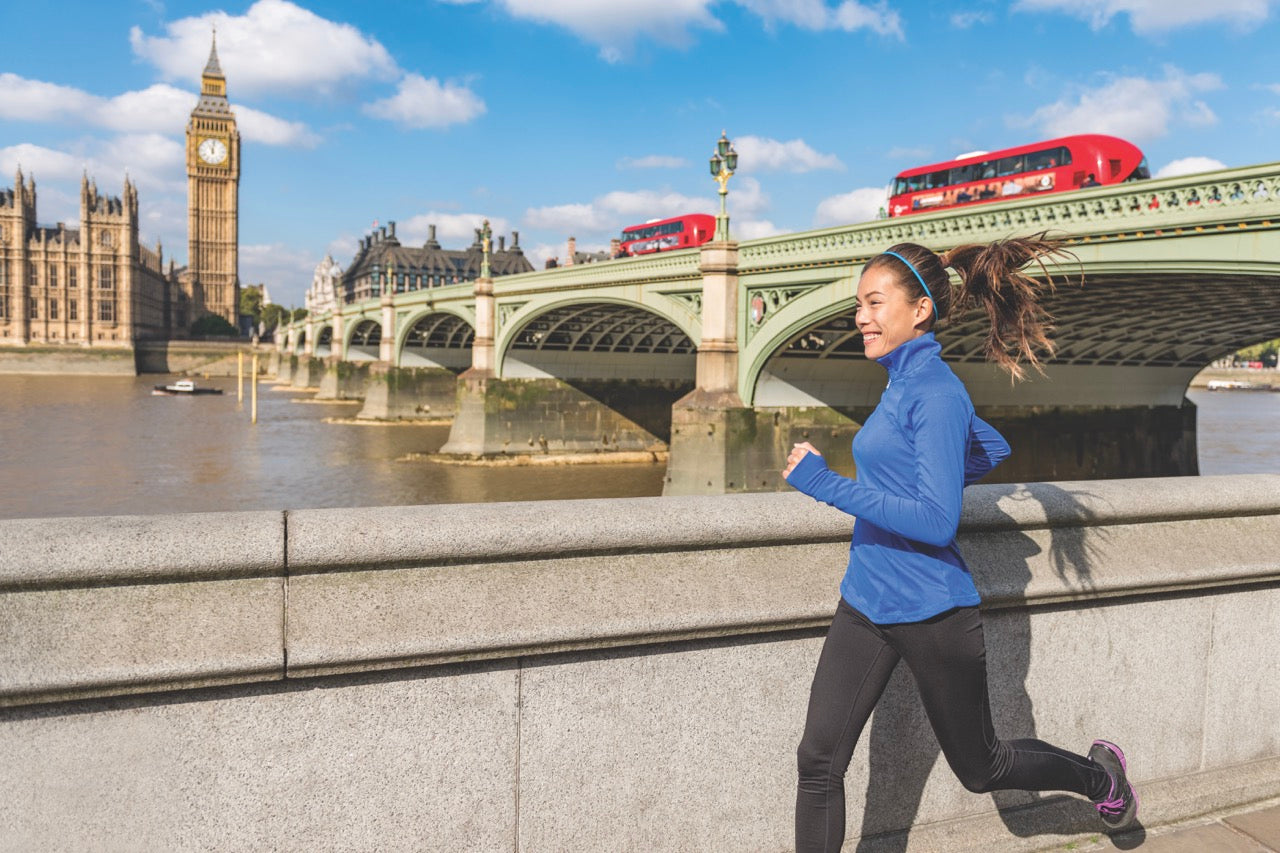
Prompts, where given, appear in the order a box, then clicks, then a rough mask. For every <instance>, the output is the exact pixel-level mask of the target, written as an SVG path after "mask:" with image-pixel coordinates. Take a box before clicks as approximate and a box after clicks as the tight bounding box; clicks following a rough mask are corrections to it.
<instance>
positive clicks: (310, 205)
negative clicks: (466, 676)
mask: <svg viewBox="0 0 1280 853" xmlns="http://www.w3.org/2000/svg"><path fill="white" fill-rule="evenodd" d="M1278 18H1280V0H1216V2H1205V0H1013V2H994V0H910V2H909V0H879V1H878V2H860V0H644V2H642V0H416V2H410V0H385V2H366V3H351V2H346V3H343V2H328V1H327V0H326V2H312V0H299V2H291V0H257V2H231V3H228V4H227V5H224V6H214V5H208V4H207V3H200V2H166V0H118V2H112V3H102V2H73V3H59V2H56V0H55V2H48V3H44V4H35V3H6V4H3V7H2V8H0V32H4V33H6V34H7V36H8V37H7V38H6V40H5V50H4V51H3V52H2V53H0V188H4V187H8V186H11V182H12V180H13V177H12V176H13V175H14V174H15V171H16V169H17V168H18V167H19V166H20V167H21V168H22V170H23V172H24V174H26V175H34V177H35V179H36V182H37V191H38V217H39V221H40V223H41V224H53V223H56V222H59V221H65V222H67V223H68V224H73V223H75V222H76V221H77V220H78V218H79V212H78V211H79V184H80V178H81V175H82V174H84V173H85V172H87V173H88V174H89V176H90V177H91V178H93V179H94V180H95V181H96V183H97V185H98V188H99V190H100V191H103V192H106V193H109V194H111V195H119V194H120V193H121V191H122V184H123V180H124V177H125V175H126V174H128V175H129V177H130V178H131V179H132V180H133V181H134V182H135V183H136V184H137V186H138V190H139V197H140V207H141V220H142V221H141V236H142V240H143V242H144V243H146V244H147V245H154V244H155V242H156V241H157V240H159V241H162V242H163V245H164V249H165V255H166V257H174V258H175V259H176V260H177V261H178V263H179V264H182V263H185V262H186V254H187V235H186V227H187V222H186V192H187V184H186V171H185V163H184V132H185V127H186V121H187V118H188V115H189V114H190V112H191V110H192V108H193V107H194V106H195V103H196V100H197V93H198V91H199V83H200V72H201V70H202V69H203V68H204V66H205V63H206V61H207V59H208V56H209V46H210V38H211V33H212V32H213V29H214V27H216V29H217V39H218V56H219V59H220V62H221V65H222V69H223V72H224V73H225V75H226V80H227V94H228V98H229V100H230V102H231V105H232V109H233V110H234V112H235V113H236V116H237V120H238V125H239V129H240V133H241V145H242V148H241V159H242V169H241V178H240V278H241V282H242V283H243V284H253V283H259V282H265V283H266V284H267V285H268V289H269V292H270V295H271V298H272V299H273V301H275V302H277V303H280V304H283V305H287V306H300V305H302V303H303V294H304V293H305V291H306V289H307V287H308V286H309V285H310V283H311V279H312V275H313V272H314V269H315V267H316V265H317V264H318V263H319V262H320V261H321V259H322V258H323V257H324V256H325V254H326V253H331V254H332V256H333V257H334V258H335V259H336V260H337V261H338V263H339V264H341V265H342V266H344V267H345V266H346V265H347V264H349V263H350V262H351V260H352V258H353V256H354V254H355V251H356V248H357V243H358V241H359V239H360V237H361V236H362V235H364V234H367V233H369V231H370V229H371V228H373V227H374V223H375V222H377V223H378V224H380V225H385V224H386V223H387V222H388V221H391V220H394V221H396V222H397V234H398V236H399V237H400V239H401V241H402V242H405V243H421V242H422V241H423V240H425V238H426V233H427V226H428V224H432V223H434V224H435V225H437V231H438V236H439V239H440V241H441V243H442V244H443V245H444V246H445V247H446V248H463V247H465V246H466V245H467V244H469V243H470V242H471V240H472V235H473V233H474V231H473V229H474V228H476V227H478V226H479V225H480V222H481V221H482V220H483V219H486V218H487V219H489V220H490V221H491V222H492V224H493V228H494V232H495V234H506V235H507V240H508V242H509V241H510V240H511V236H510V233H511V231H513V230H515V231H519V232H520V245H521V247H522V249H523V250H524V251H525V254H526V255H527V256H528V257H529V258H530V260H531V261H532V262H533V263H534V265H535V266H536V267H538V268H541V267H542V266H543V263H544V262H545V260H546V259H547V258H549V257H556V256H563V255H564V253H565V242H566V239H567V238H568V237H569V236H571V235H572V236H574V237H576V238H577V245H578V249H579V250H580V251H581V250H597V249H603V248H606V247H607V246H608V243H609V239H610V238H611V237H615V236H617V235H618V234H619V232H621V231H622V229H623V228H625V227H626V226H628V225H635V224H638V223H641V222H644V221H645V220H648V219H654V218H659V217H665V216H671V215H676V214H681V213H688V212H694V211H705V212H714V210H715V209H716V207H717V205H718V200H717V195H716V184H715V182H714V181H713V180H712V179H711V177H710V174H709V171H708V162H707V161H708V158H709V157H710V155H711V153H712V151H713V149H714V146H715V142H716V140H717V139H718V138H719V136H720V133H721V132H722V131H725V132H727V133H728V135H729V138H730V139H732V140H733V141H734V145H735V148H736V150H737V151H738V152H739V154H740V159H739V168H738V173H737V174H735V175H734V176H733V178H732V179H731V180H730V182H729V191H730V192H729V212H730V216H731V218H732V226H731V227H732V232H733V236H734V237H736V238H738V239H749V238H753V237H763V236H768V235H772V234H780V233H788V232H794V231H803V230H808V229H812V228H820V227H827V226H831V225H842V224H848V223H852V222H860V221H865V220H867V219H870V218H872V217H874V215H875V213H876V210H877V209H878V208H879V206H880V205H881V204H883V200H884V191H885V186H886V185H887V184H888V182H889V181H890V180H891V179H892V177H893V176H894V175H895V174H896V173H897V172H899V171H901V170H903V169H906V168H910V167H912V166H917V165H924V164H927V163H933V162H939V161H942V160H946V159H950V158H952V157H955V156H957V155H959V154H962V153H966V152H970V151H975V150H986V151H990V150H996V149H999V148H1003V147H1008V146H1011V145H1018V144H1023V143H1027V142H1033V141H1036V140H1039V139H1048V138H1052V137H1055V136H1061V135H1065V134H1071V133H1109V134H1113V135H1116V136H1121V137H1123V138H1126V139H1128V140H1130V141H1132V142H1134V143H1135V144H1137V145H1138V146H1139V147H1141V148H1142V150H1143V151H1144V152H1145V153H1146V154H1147V156H1148V159H1149V161H1150V164H1151V169H1152V172H1153V173H1154V174H1157V175H1175V174H1187V173H1193V172H1200V171H1206V170H1210V169H1219V168H1223V167H1237V166H1248V165H1253V164H1257V163H1266V162H1272V161H1276V160H1280V146H1278V145H1277V142H1276V140H1277V139H1278V138H1280V63H1277V62H1276V60H1275V58H1274V57H1275V49H1276V45H1277V43H1280V39H1278V38H1277V36H1278V35H1280V23H1278Z"/></svg>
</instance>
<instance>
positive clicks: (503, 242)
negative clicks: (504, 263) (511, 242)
mask: <svg viewBox="0 0 1280 853" xmlns="http://www.w3.org/2000/svg"><path fill="white" fill-rule="evenodd" d="M506 250H507V238H506V237H504V236H502V235H501V234H499V235H498V251H499V252H505V251H506Z"/></svg>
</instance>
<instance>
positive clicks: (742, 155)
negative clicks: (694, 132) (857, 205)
mask: <svg viewBox="0 0 1280 853" xmlns="http://www.w3.org/2000/svg"><path fill="white" fill-rule="evenodd" d="M733 147H734V148H735V149H736V150H737V152H738V169H739V171H741V172H744V173H746V172H793V173H801V172H812V171H815V170H817V169H835V170H838V171H844V163H841V162H840V158H839V157H837V156H836V155H834V154H821V153H819V152H817V151H815V150H813V148H811V147H810V146H809V144H808V143H807V142H805V141H804V140H803V139H792V140H789V141H787V142H782V141H780V140H777V139H769V138H767V137H762V136H741V137H739V138H737V139H735V140H733Z"/></svg>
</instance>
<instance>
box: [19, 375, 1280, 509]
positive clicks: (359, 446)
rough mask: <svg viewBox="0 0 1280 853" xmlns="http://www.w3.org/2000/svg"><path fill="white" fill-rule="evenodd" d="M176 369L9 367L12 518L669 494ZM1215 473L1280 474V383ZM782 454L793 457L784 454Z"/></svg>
mask: <svg viewBox="0 0 1280 853" xmlns="http://www.w3.org/2000/svg"><path fill="white" fill-rule="evenodd" d="M163 381H165V380H164V378H163V377H158V376H141V377H137V378H130V377H96V376H95V377H89V376H0V481H2V482H3V488H0V518H30V517H42V516H76V515H126V514H150V513H162V512H205V511H221V510H235V509H301V508H304V507H334V506H390V505H399V504H429V503H457V502H488V501H525V500H555V499H564V498H615V497H638V496H646V495H659V494H661V493H662V481H663V476H664V473H665V465H663V464H660V463H659V464H630V465H570V466H549V465H547V466H541V465H540V466H520V467H472V466H459V465H446V464H440V463H436V462H430V461H404V458H405V457H406V456H408V455H410V454H413V453H432V452H434V451H436V450H438V449H439V448H440V446H441V445H443V444H444V442H445V439H446V438H447V436H448V432H449V428H448V426H447V425H400V424H395V425H381V424H379V425H354V424H344V423H331V422H326V420H325V419H326V418H334V419H344V418H352V417H354V416H355V414H356V413H357V412H358V411H359V405H356V404H351V403H340V402H329V403H322V402H312V401H311V395H310V394H306V393H299V392H292V391H284V390H275V389H274V388H273V386H272V385H270V384H263V385H260V386H259V397H258V400H259V404H258V423H257V425H256V426H255V425H252V424H250V423H249V412H248V405H249V391H248V388H247V386H246V389H245V402H244V405H243V406H239V405H238V404H237V402H236V385H235V380H234V379H211V380H207V381H205V382H203V383H202V384H207V385H210V386H213V387H218V388H222V389H223V390H224V391H225V393H224V394H223V395H222V396H220V397H219V396H209V397H196V398H180V397H153V396H151V395H150V393H149V392H150V389H151V386H152V385H154V384H156V383H159V382H163ZM1188 396H1189V397H1190V399H1191V400H1192V402H1194V403H1195V404H1196V405H1197V407H1198V408H1199V414H1198V423H1199V441H1200V451H1199V453H1200V471H1201V473H1202V474H1237V473H1250V472H1262V471H1266V472H1280V441H1277V431H1276V428H1277V425H1280V393H1250V392H1208V391H1203V390H1196V389H1193V390H1192V391H1191V392H1190V393H1189V394H1188ZM779 464H781V461H780V462H779Z"/></svg>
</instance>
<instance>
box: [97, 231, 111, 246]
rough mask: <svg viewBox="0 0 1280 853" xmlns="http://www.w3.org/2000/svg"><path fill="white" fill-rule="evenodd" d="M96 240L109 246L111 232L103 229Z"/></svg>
mask: <svg viewBox="0 0 1280 853" xmlns="http://www.w3.org/2000/svg"><path fill="white" fill-rule="evenodd" d="M98 242H99V243H101V244H102V245H104V246H110V245H111V232H110V231H103V232H102V235H101V236H99V237H98Z"/></svg>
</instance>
